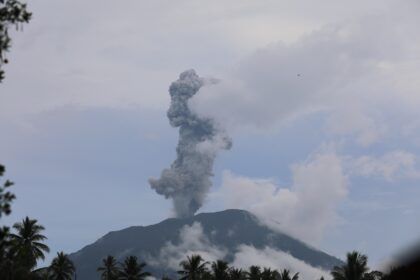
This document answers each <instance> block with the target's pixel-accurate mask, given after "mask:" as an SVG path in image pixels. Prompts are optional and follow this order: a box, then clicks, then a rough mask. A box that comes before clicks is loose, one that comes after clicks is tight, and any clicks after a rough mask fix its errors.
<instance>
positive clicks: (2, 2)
mask: <svg viewBox="0 0 420 280" xmlns="http://www.w3.org/2000/svg"><path fill="white" fill-rule="evenodd" d="M31 16H32V14H31V13H30V12H28V11H27V9H26V4H22V3H21V2H19V1H17V0H0V82H1V81H2V80H3V79H4V71H3V69H2V67H3V64H7V63H8V60H7V59H6V57H5V53H6V52H8V51H9V49H10V46H11V38H10V36H9V27H10V26H11V25H15V26H16V28H19V26H22V24H23V23H28V22H29V20H30V19H31Z"/></svg>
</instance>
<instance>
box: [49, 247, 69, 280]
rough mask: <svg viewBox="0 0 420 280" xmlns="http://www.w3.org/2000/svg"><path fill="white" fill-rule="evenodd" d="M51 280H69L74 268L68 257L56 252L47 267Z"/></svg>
mask: <svg viewBox="0 0 420 280" xmlns="http://www.w3.org/2000/svg"><path fill="white" fill-rule="evenodd" d="M48 270H49V273H50V279H51V280H71V279H72V278H73V275H74V273H75V272H76V268H75V266H74V264H73V262H72V261H71V260H70V259H69V257H68V256H67V255H66V254H64V253H63V252H58V253H57V256H56V257H55V258H54V259H53V260H52V262H51V265H50V267H49V269H48Z"/></svg>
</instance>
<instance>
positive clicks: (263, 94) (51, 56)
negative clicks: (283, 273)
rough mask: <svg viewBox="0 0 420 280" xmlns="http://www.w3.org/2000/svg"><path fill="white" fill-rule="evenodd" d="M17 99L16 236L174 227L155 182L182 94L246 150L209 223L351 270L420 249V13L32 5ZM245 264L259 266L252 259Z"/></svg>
mask: <svg viewBox="0 0 420 280" xmlns="http://www.w3.org/2000/svg"><path fill="white" fill-rule="evenodd" d="M29 9H30V10H31V11H32V12H33V13H34V16H33V20H32V21H31V23H30V24H29V25H27V26H25V27H24V30H23V32H14V33H13V40H14V41H13V47H12V51H11V52H10V53H9V55H8V59H9V61H10V63H9V64H8V65H7V67H6V68H5V70H6V80H5V81H4V83H3V84H2V85H1V91H0V130H1V132H2V136H1V139H0V141H1V142H0V143H1V145H0V155H1V162H2V163H3V164H5V165H6V167H7V173H6V174H7V178H10V179H13V180H14V181H15V182H16V184H17V185H16V187H15V192H16V194H17V196H18V199H17V200H16V202H15V203H14V204H13V214H12V215H11V216H10V217H8V218H7V219H4V220H3V221H4V222H7V223H13V222H14V221H17V220H19V219H21V218H23V217H24V216H25V215H29V216H30V217H33V218H37V219H38V220H39V221H40V222H41V223H42V224H43V225H45V227H46V228H47V230H46V235H47V236H48V238H49V239H48V244H49V245H50V247H51V249H52V253H53V254H55V252H56V251H58V250H64V251H66V252H73V251H76V250H78V249H80V248H81V247H82V246H84V245H87V244H88V243H91V242H93V241H95V240H96V239H98V238H99V237H100V236H102V235H104V234H105V233H107V232H108V231H111V230H117V229H121V228H124V227H127V226H132V225H149V224H152V223H156V222H159V221H161V220H162V219H165V218H167V217H170V216H172V215H173V211H172V205H171V202H170V201H167V200H165V199H164V198H163V197H161V196H159V195H157V194H156V193H155V192H154V191H153V190H152V189H151V188H150V187H149V184H148V179H149V178H151V177H158V176H159V174H160V172H161V170H162V169H163V168H165V167H167V166H169V165H170V164H171V162H172V161H173V159H174V158H175V147H176V144H177V139H178V134H177V133H178V132H177V130H176V129H174V128H171V127H170V125H169V123H168V120H167V118H166V111H167V108H168V106H169V103H170V98H169V94H168V87H169V85H170V83H171V82H172V81H174V80H176V79H177V78H178V76H179V73H180V72H182V71H184V70H186V69H191V68H194V69H195V70H196V71H197V73H198V74H199V75H200V76H203V77H207V78H216V79H218V80H219V82H218V83H217V84H215V85H208V86H205V87H203V88H202V89H201V90H200V91H199V93H198V94H197V95H196V96H195V97H194V98H193V99H192V100H191V102H190V106H191V108H192V110H194V112H196V113H197V114H198V115H201V116H203V117H211V118H214V119H215V120H217V122H218V123H219V124H220V126H221V127H223V129H224V130H225V131H226V133H227V134H229V135H230V137H231V138H232V139H233V147H232V149H231V150H229V151H221V152H220V154H219V157H218V158H217V160H216V164H215V168H214V177H213V179H212V181H213V186H212V188H211V191H210V193H209V194H208V195H207V198H206V203H205V205H204V207H203V208H202V209H201V210H200V211H217V210H223V209H226V208H243V209H248V210H251V211H252V212H254V213H255V214H257V215H258V216H259V217H261V218H262V219H263V220H265V221H266V222H267V224H269V225H270V226H272V227H274V228H278V229H279V230H281V231H284V232H287V233H290V234H292V235H293V236H295V237H297V238H300V239H302V240H303V241H305V242H307V243H309V244H311V245H313V246H316V247H318V248H320V249H322V250H325V251H326V252H328V253H331V254H334V255H336V256H338V257H343V256H344V255H345V253H346V252H347V251H350V250H353V249H357V250H360V251H361V252H363V253H366V254H368V255H369V257H370V260H371V264H373V265H377V264H379V263H381V262H383V261H386V260H387V259H389V258H390V257H392V255H393V254H394V253H396V252H398V251H399V250H400V249H401V248H404V247H406V246H409V244H411V242H414V241H416V238H417V237H418V236H419V234H420V224H419V223H418V222H417V221H418V220H419V216H420V203H418V201H419V197H420V186H419V182H420V164H419V163H418V162H419V156H418V155H419V152H420V145H419V143H420V132H419V129H420V121H419V120H420V113H419V110H418V108H419V106H420V79H419V78H418V77H419V75H420V37H419V36H418V28H417V27H418V26H419V24H420V19H419V17H418V14H419V12H420V4H419V2H418V1H415V0H413V1H410V0H406V1H392V0H385V1H384V0H381V1H379V0H371V1H351V2H350V1H348V2H341V1H333V0H320V1H316V2H315V1H303V0H298V1H283V0H282V1H279V0H276V1H274V0H266V1H251V0H231V1H192V0H180V1H169V0H167V1H163V0H157V1H156V0H155V1H134V0H130V1H128V0H127V1H108V0H107V1H103V0H101V1H99V0H95V1H79V0H78V1H71V2H65V3H64V2H62V1H53V0H45V1H31V2H30V3H29ZM243 250H250V249H249V248H243Z"/></svg>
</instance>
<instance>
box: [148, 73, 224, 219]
mask: <svg viewBox="0 0 420 280" xmlns="http://www.w3.org/2000/svg"><path fill="white" fill-rule="evenodd" d="M208 83H214V81H209V80H206V79H203V78H201V77H199V76H198V75H197V74H196V73H195V71H194V70H187V71H185V72H183V73H181V74H180V76H179V79H178V80H177V81H175V82H173V83H172V84H171V86H170V88H169V93H170V96H171V105H170V107H169V110H168V113H167V115H168V118H169V122H170V124H171V126H172V127H179V141H178V146H177V148H176V152H177V158H176V159H175V161H174V162H173V163H172V165H171V167H170V168H166V169H164V170H163V171H162V173H161V176H160V178H159V179H154V178H152V179H149V183H150V186H151V187H152V188H153V189H154V190H155V191H156V192H157V193H158V194H161V195H164V196H165V198H170V199H172V200H173V204H174V211H175V214H176V216H177V217H188V216H192V215H194V213H195V212H196V211H197V210H198V209H199V208H200V207H201V206H202V204H203V202H204V199H205V196H206V194H207V192H208V190H209V189H210V187H211V180H210V178H211V176H212V175H213V174H212V170H213V163H214V160H215V158H216V155H217V152H218V151H219V150H221V149H229V148H230V147H231V145H232V143H231V140H230V138H229V137H228V136H227V135H226V134H225V133H224V131H223V130H222V129H220V128H219V127H218V125H217V123H215V121H214V120H212V119H210V118H204V117H200V116H198V115H197V114H196V113H194V112H192V111H191V110H190V108H189V106H188V101H189V100H190V99H191V98H192V97H193V96H194V95H195V94H196V93H197V92H198V91H199V89H200V88H201V87H202V86H204V85H206V84H208Z"/></svg>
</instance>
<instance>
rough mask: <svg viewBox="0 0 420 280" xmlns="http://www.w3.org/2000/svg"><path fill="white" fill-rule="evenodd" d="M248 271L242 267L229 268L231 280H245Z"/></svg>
mask: <svg viewBox="0 0 420 280" xmlns="http://www.w3.org/2000/svg"><path fill="white" fill-rule="evenodd" d="M244 279H246V273H245V272H244V271H242V269H239V268H235V267H231V268H230V269H229V280H244Z"/></svg>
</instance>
